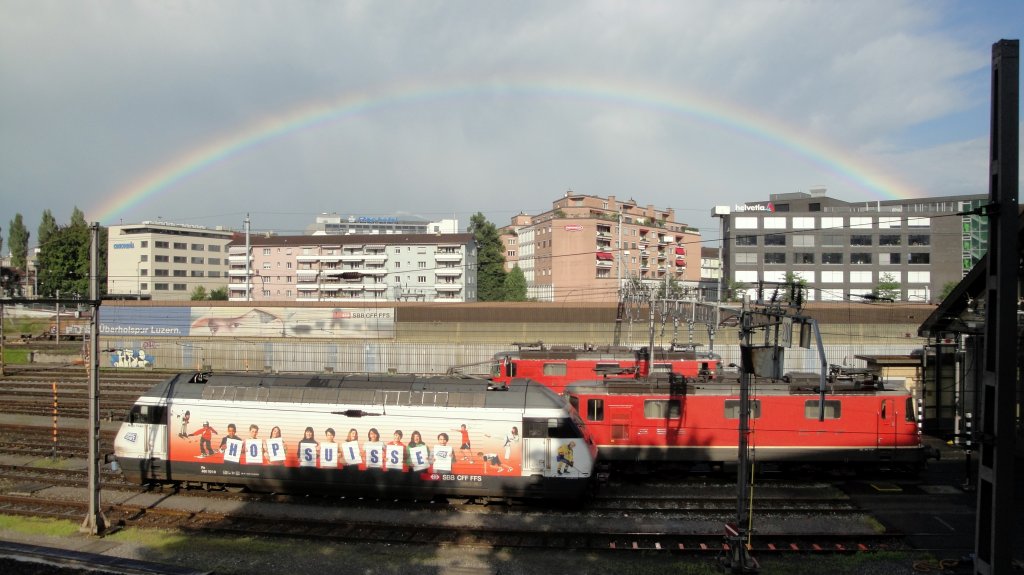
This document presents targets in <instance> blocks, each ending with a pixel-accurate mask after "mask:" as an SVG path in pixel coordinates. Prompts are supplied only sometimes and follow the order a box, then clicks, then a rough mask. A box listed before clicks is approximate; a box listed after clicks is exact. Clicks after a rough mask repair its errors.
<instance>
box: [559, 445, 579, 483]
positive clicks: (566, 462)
mask: <svg viewBox="0 0 1024 575" xmlns="http://www.w3.org/2000/svg"><path fill="white" fill-rule="evenodd" d="M575 447H576V442H575V441H570V442H569V443H566V444H565V445H563V446H561V447H559V448H558V474H559V475H562V473H569V469H575V468H574V467H573V465H572V460H573V453H572V451H573V449H574V448H575ZM563 470H564V471H563Z"/></svg>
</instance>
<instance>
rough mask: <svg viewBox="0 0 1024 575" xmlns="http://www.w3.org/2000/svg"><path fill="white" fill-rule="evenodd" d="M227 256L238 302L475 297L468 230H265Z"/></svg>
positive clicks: (453, 299)
mask: <svg viewBox="0 0 1024 575" xmlns="http://www.w3.org/2000/svg"><path fill="white" fill-rule="evenodd" d="M247 246H248V247H247ZM228 254H229V255H228V260H229V263H230V269H229V270H228V275H229V277H230V279H231V282H230V283H229V284H228V288H229V299H230V300H231V301H300V302H301V301H338V302H351V301H379V302H385V301H438V302H467V301H476V268H477V250H476V240H475V239H474V237H473V235H472V234H467V233H462V234H359V235H335V236H330V235H307V236H275V235H260V236H251V237H250V238H249V239H248V242H247V241H246V239H245V238H238V239H237V240H236V241H234V242H232V243H231V245H230V246H229V247H228Z"/></svg>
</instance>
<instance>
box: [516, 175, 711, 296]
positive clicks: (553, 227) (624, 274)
mask: <svg viewBox="0 0 1024 575" xmlns="http://www.w3.org/2000/svg"><path fill="white" fill-rule="evenodd" d="M499 232H500V233H501V238H502V242H503V244H504V246H505V260H506V266H507V270H511V269H512V268H513V267H515V266H517V265H518V266H519V268H520V269H522V270H523V273H524V275H525V276H526V284H527V296H528V297H530V298H533V299H536V300H537V301H559V302H563V301H564V302H583V301H587V302H609V301H616V300H617V299H618V297H619V287H620V286H621V285H622V284H623V283H625V282H629V281H641V282H643V283H647V284H654V283H674V284H677V285H682V286H684V287H687V288H694V289H695V288H697V287H698V284H699V282H700V279H701V261H700V241H701V237H700V232H699V231H698V230H697V229H695V228H692V227H690V226H688V225H686V224H684V223H680V222H677V221H676V219H675V210H673V209H672V208H658V207H655V206H652V205H646V206H640V205H638V204H637V202H636V201H635V200H633V199H629V200H619V199H616V197H615V196H608V197H607V198H602V197H598V196H589V195H585V194H577V193H574V192H571V191H570V192H566V193H565V195H564V196H563V197H561V198H559V199H557V200H555V201H554V202H552V206H551V209H550V210H548V211H546V212H543V213H541V214H538V215H536V216H530V215H526V214H522V213H521V214H518V215H516V216H514V217H513V218H512V221H511V223H510V224H509V225H508V226H505V227H503V228H501V229H500V230H499ZM691 252H692V254H693V257H692V260H691V256H690V253H691Z"/></svg>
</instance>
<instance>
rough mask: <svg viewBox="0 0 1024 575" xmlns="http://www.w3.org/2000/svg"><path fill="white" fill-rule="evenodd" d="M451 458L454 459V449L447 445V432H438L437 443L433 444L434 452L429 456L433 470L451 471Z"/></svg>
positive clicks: (436, 471)
mask: <svg viewBox="0 0 1024 575" xmlns="http://www.w3.org/2000/svg"><path fill="white" fill-rule="evenodd" d="M453 459H455V449H454V448H453V447H452V446H451V445H448V434H447V433H443V432H442V433H439V434H438V435H437V445H435V446H434V453H433V457H432V458H431V460H432V461H433V465H434V472H435V473H438V472H441V473H451V471H452V460H453Z"/></svg>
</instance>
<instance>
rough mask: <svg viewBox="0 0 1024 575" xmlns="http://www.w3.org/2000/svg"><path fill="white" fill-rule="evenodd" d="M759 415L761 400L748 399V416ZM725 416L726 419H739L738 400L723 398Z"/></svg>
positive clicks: (752, 417)
mask: <svg viewBox="0 0 1024 575" xmlns="http://www.w3.org/2000/svg"><path fill="white" fill-rule="evenodd" d="M759 417H761V400H760V399H752V400H750V418H751V419H757V418H759ZM725 418H726V419H739V418H740V400H738V399H727V400H725Z"/></svg>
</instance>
